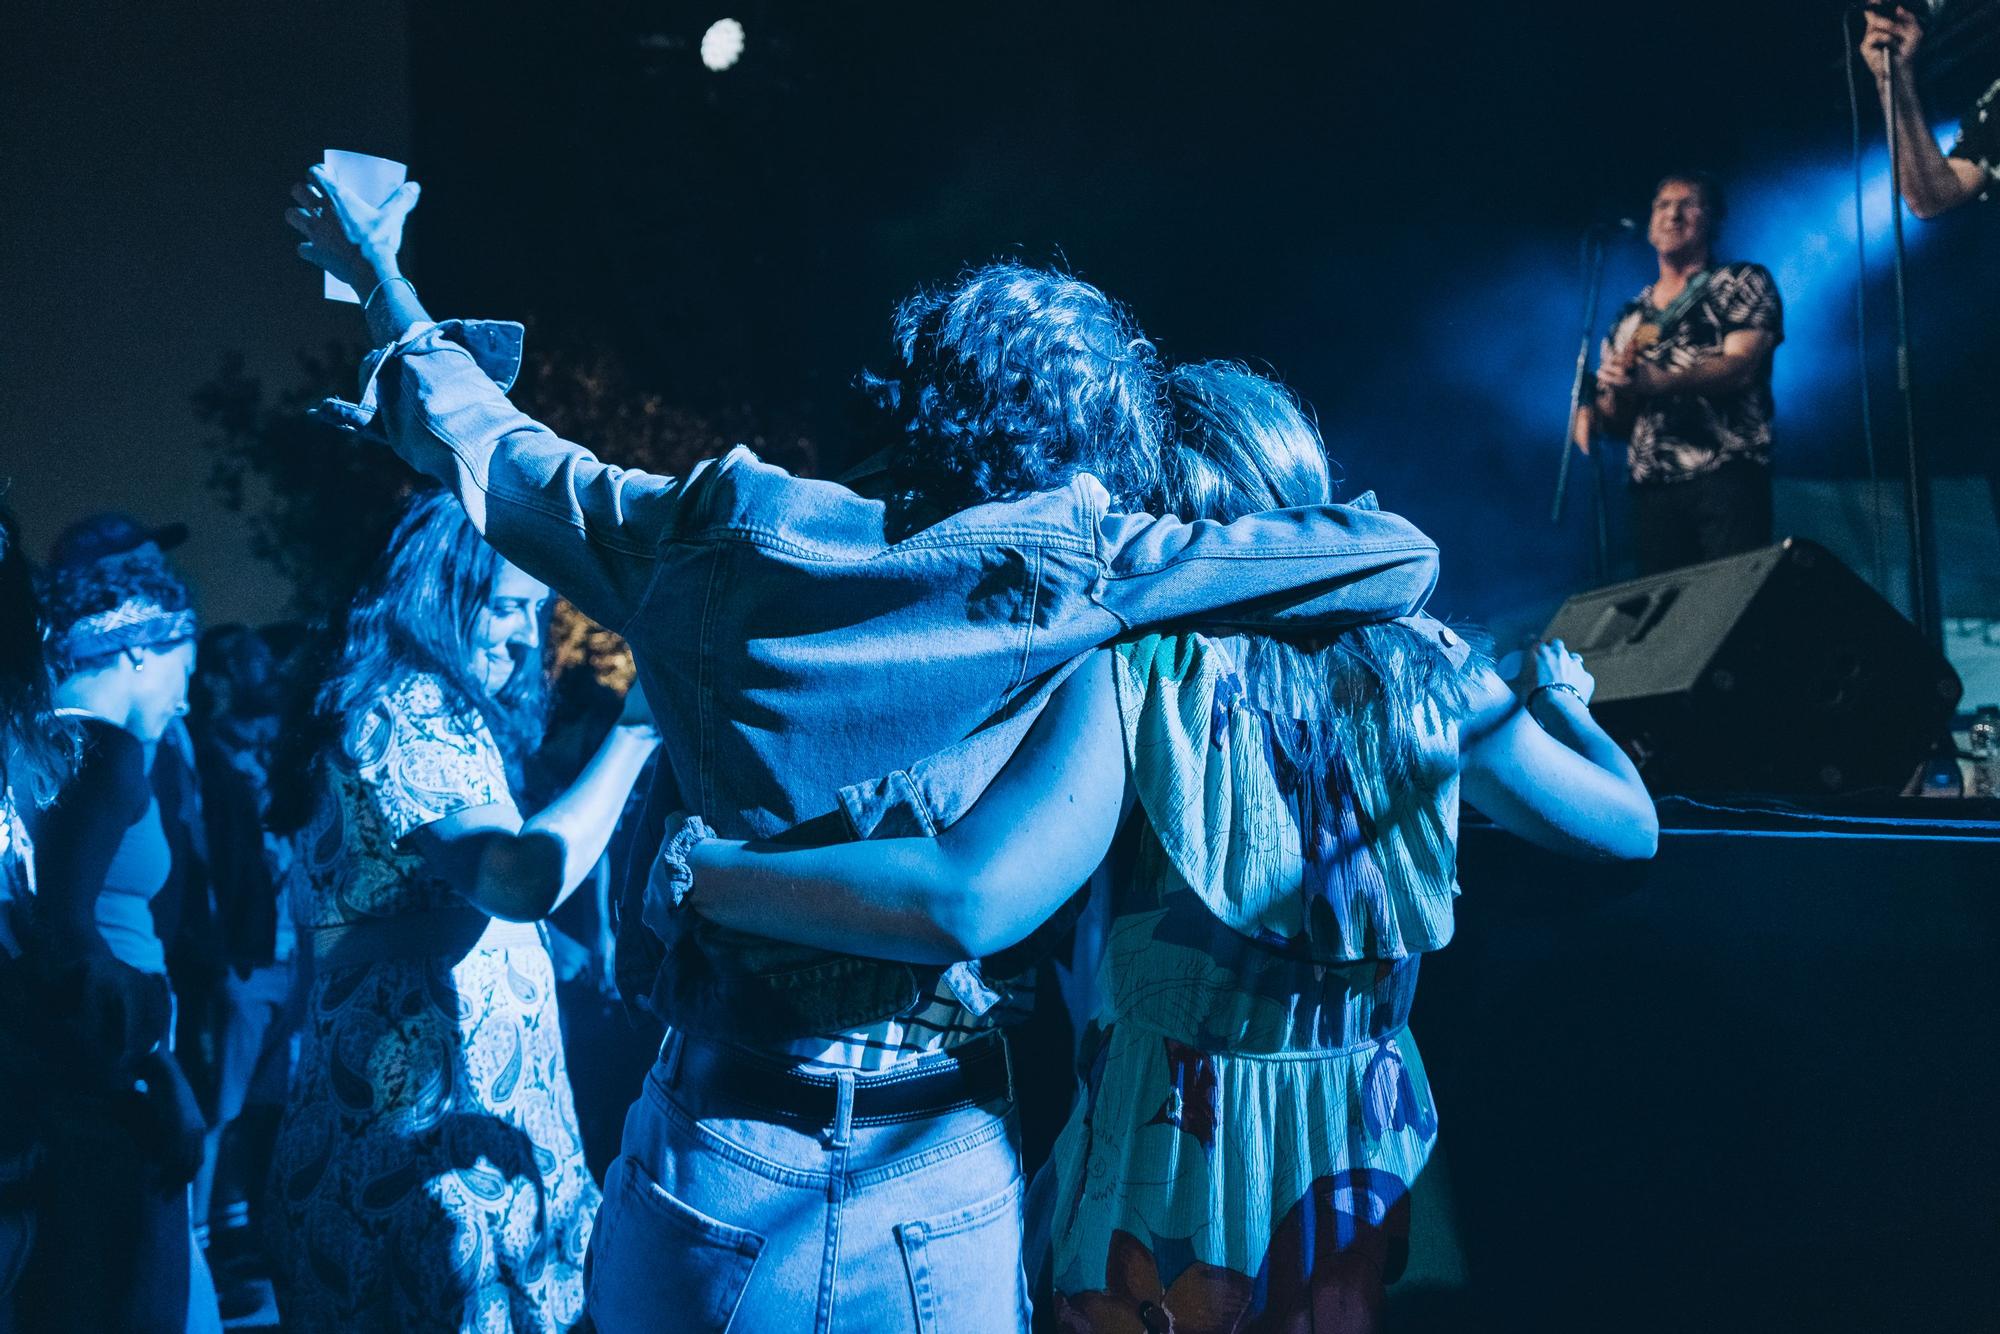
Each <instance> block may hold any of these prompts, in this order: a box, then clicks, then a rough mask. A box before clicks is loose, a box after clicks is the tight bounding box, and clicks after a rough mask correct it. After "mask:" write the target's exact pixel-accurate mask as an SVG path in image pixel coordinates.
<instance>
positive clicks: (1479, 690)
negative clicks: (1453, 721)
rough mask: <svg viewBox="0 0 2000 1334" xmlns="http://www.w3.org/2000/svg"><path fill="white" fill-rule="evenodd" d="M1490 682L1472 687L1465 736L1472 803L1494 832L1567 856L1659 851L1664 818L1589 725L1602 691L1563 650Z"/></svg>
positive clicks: (1465, 775) (1465, 778)
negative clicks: (1513, 679) (1593, 699)
mask: <svg viewBox="0 0 2000 1334" xmlns="http://www.w3.org/2000/svg"><path fill="white" fill-rule="evenodd" d="M1517 684H1518V685H1520V687H1521V688H1522V696H1523V697H1520V698H1517V697H1516V695H1515V692H1514V691H1512V690H1509V689H1508V688H1507V684H1506V683H1505V682H1504V681H1502V680H1501V679H1500V678H1499V677H1498V676H1496V675H1495V674H1493V673H1492V672H1490V671H1488V672H1484V673H1482V674H1481V677H1480V679H1479V681H1478V682H1477V683H1476V684H1475V686H1474V691H1475V697H1474V702H1473V709H1472V712H1471V714H1470V716H1469V717H1468V718H1467V719H1466V721H1465V724H1464V725H1463V727H1461V729H1460V732H1459V737H1460V741H1459V772H1460V779H1461V781H1462V783H1463V791H1464V793H1465V797H1466V800H1468V801H1470V802H1471V803H1472V804H1473V805H1475V806H1477V807H1478V808H1479V809H1480V810H1481V811H1484V812H1485V813H1486V815H1487V816H1488V817H1490V818H1491V819H1492V820H1493V822H1494V823H1495V824H1497V825H1499V826H1500V827H1501V828H1502V829H1505V830H1507V831H1508V832H1509V833H1512V834H1517V835H1519V836H1520V837H1522V838H1525V839H1527V840H1528V841H1529V842H1530V843H1534V844H1536V845H1538V846H1540V847H1544V848H1548V849H1550V850H1551V851H1555V852H1562V853H1567V854H1569V855H1571V856H1579V857H1596V858H1602V859H1606V860H1639V859H1643V858H1646V857H1650V856H1652V855H1653V852H1654V850H1655V849H1656V848H1657V847H1658V845H1659V837H1660V823H1659V817H1658V815H1657V814H1656V813H1655V811H1654V809H1653V799H1652V797H1651V796H1650V795H1649V794H1648V793H1647V791H1646V785H1645V783H1644V782H1643V781H1642V780H1641V779H1640V777H1639V771H1638V770H1637V769H1636V768H1634V767H1633V765H1632V761H1631V760H1630V759H1628V758H1627V757H1626V755H1625V752H1624V751H1622V750H1620V749H1619V747H1618V743H1617V742H1615V741H1613V740H1612V739H1611V738H1610V737H1609V736H1608V735H1606V733H1605V731H1604V729H1603V728H1601V727H1599V726H1598V725H1597V723H1596V721H1595V720H1594V719H1593V718H1591V716H1590V694H1591V691H1592V690H1593V689H1594V688H1595V686H1596V683H1595V682H1594V681H1593V680H1592V679H1591V676H1590V673H1589V672H1587V671H1585V670H1584V668H1583V663H1582V661H1581V659H1579V658H1577V657H1576V655H1574V654H1572V653H1570V652H1569V650H1568V649H1567V648H1566V647H1565V646H1564V645H1563V642H1562V641H1561V640H1559V639H1558V640H1552V641H1550V642H1549V643H1547V644H1539V645H1537V646H1536V647H1535V649H1534V650H1533V651H1532V653H1530V654H1529V655H1527V660H1526V661H1525V662H1524V663H1523V665H1522V674H1521V679H1520V681H1519V682H1518V683H1517Z"/></svg>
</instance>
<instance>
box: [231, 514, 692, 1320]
mask: <svg viewBox="0 0 2000 1334" xmlns="http://www.w3.org/2000/svg"><path fill="white" fill-rule="evenodd" d="M548 595H549V594H548V588H547V586H546V585H544V584H541V583H540V582H538V581H536V580H534V579H532V578H530V577H529V576H528V575H526V574H524V573H523V572H522V571H520V570H519V569H517V568H515V567H514V566H512V565H510V564H508V563H507V562H506V561H504V560H502V559H501V558H500V556H499V555H498V554H496V553H495V552H493V551H492V549H491V548H489V547H487V546H486V545H485V544H484V543H483V542H482V541H481V540H480V539H479V536H478V534H477V533H476V532H475V531H474V530H473V528H472V525H471V524H470V523H469V522H468V521H467V519H466V518H465V516H464V514H463V512H462V511H461V510H460V509H459V507H458V505H457V504H456V502H454V501H453V500H451V498H450V497H448V496H444V495H431V496H426V497H423V498H421V499H419V500H418V501H417V502H416V503H415V504H414V505H413V506H412V507H411V509H410V511H409V513H408V514H407V515H406V517H405V518H404V520H403V521H402V523H401V524H400V525H399V527H398V528H397V530H396V533H395V536H394V537H393V538H392V539H391V542H390V547H389V551H388V554H387V556H386V557H385V558H384V561H383V563H382V565H381V567H380V569H379V572H378V574H377V576H376V578H375V580H374V581H373V583H372V585H371V586H370V588H369V589H367V590H366V591H365V592H364V593H363V594H362V596H361V597H360V598H359V599H358V600H357V601H356V603H355V605H354V607H353V609H352V611H351V612H350V614H349V616H348V620H347V625H346V632H345V638H344V643H343V645H342V648H341V652H340V657H339V660H338V662H337V664H336V665H335V667H334V670H333V673H332V676H331V677H330V679H329V681H328V682H327V684H326V685H325V686H324V687H323V688H322V689H321V691H320V693H319V696H318V700H317V702H316V704H315V708H314V724H315V726H314V729H313V730H311V731H310V732H309V733H308V734H307V735H306V736H305V737H304V738H303V739H302V740H301V741H300V742H299V745H300V747H301V749H302V750H304V751H306V752H307V754H306V755H304V756H298V757H295V759H294V763H293V764H292V766H291V768H292V770H293V772H295V773H298V774H300V775H302V776H304V777H305V779H306V781H305V783H304V784H303V785H302V787H301V788H300V789H299V790H298V791H296V792H294V793H292V794H291V798H290V799H291V801H292V802H293V803H294V805H293V815H292V819H291V821H289V823H294V824H298V825H299V829H298V833H297V836H296V837H297V850H298V854H299V855H298V868H299V870H298V875H297V878H296V879H295V880H294V882H293V887H292V898H293V910H294V912H295V913H296V915H297V917H298V920H299V925H300V927H301V938H302V940H306V941H310V943H311V946H312V950H311V954H312V964H311V968H312V974H311V979H310V986H309V989H308V995H307V1000H306V1011H305V1022H304V1032H303V1040H302V1041H303V1045H302V1050H301V1053H300V1056H301V1059H300V1062H299V1065H298V1068H297V1071H296V1072H295V1074H294V1077H293V1081H292V1087H291V1091H290V1096H289V1097H288V1099H287V1102H286V1110H285V1117H284V1122H283V1125H282V1128H281V1129H280V1132H279V1138H278V1145H277V1150H276V1154H275V1160H274V1163H273V1167H272V1175H271V1185H270V1189H271V1192H272V1196H273V1209H272V1211H271V1212H272V1216H273V1220H274V1221H273V1232H274V1235H273V1236H272V1237H271V1239H270V1240H271V1251H272V1254H273V1255H274V1257H275V1258H276V1260H277V1265H278V1290H279V1307H280V1313H281V1314H282V1316H283V1318H284V1322H285V1327H286V1328H287V1329H290V1330H307V1331H312V1330H328V1331H332V1330H340V1331H355V1330H395V1331H411V1330H438V1331H455V1330H464V1331H482V1332H483V1331H537V1332H539V1331H555V1330H562V1329H567V1328H569V1327H571V1326H572V1325H574V1324H575V1323H576V1322H577V1321H578V1320H579V1319H580V1318H581V1316H582V1314H583V1256H584V1252H585V1249H586V1247H587V1246H588V1244H589V1240H590V1229H591V1223H592V1220H593V1218H594V1216H595V1214H596V1211H597V1205H598V1201H599V1198H600V1197H599V1193H598V1189H597V1186H596V1184H595V1183H594V1182H593V1181H592V1180H591V1177H590V1173H589V1170H588V1169H587V1168H586V1167H585V1165H584V1154H583V1143H582V1139H581V1137H580V1135H579V1134H578V1131H577V1121H576V1110H575V1106H574V1104H573V1102H572V1100H571V1097H570V1086H569V1075H568V1072H567V1069H566V1068H565V1065H564V1061H563V1049H562V1032H561V1026H560V1023H559V1020H558V1016H557V1013H556V998H555V979H554V976H553V971H552V967H551V964H550V960H549V954H548V950H547V947H546V941H545V938H544V937H543V934H542V932H541V929H540V928H539V927H538V926H536V925H534V922H535V921H536V919H538V918H540V917H542V916H544V915H546V914H547V913H548V912H549V911H551V910H553V908H554V907H555V906H556V905H557V904H558V903H560V902H561V901H562V899H563V898H564V897H565V896H566V895H567V894H568V893H569V892H571V891H572V890H574V889H575V888H576V886H577V885H578V883H580V881H581V880H582V878H583V876H584V874H585V872H586V871H587V870H588V869H589V868H590V867H591V866H592V864H593V863H595V862H596V860H597V858H598V857H599V855H601V853H602V852H603V849H604V845H605V842H606V840H607V839H608V838H609V836H610V833H611V830H612V827H613V824H614V823H615V821H616V819H617V815H618V812H619V811H620V809H621V808H622V806H623V804H624V800H625V795H626V793H627V792H628V791H629V790H630V788H631V786H632V782H633V780H634V779H635V778H636V777H637V775H638V772H639V769H640V767H641V765H642V764H643V762H644V760H645V758H646V756H647V755H648V754H649V753H650V752H651V749H652V747H653V745H654V744H656V740H657V738H656V736H655V734H654V732H653V729H652V726H651V722H650V719H649V718H647V717H646V716H645V714H644V712H643V703H644V701H643V698H641V697H639V696H638V695H637V693H636V691H635V693H634V696H633V698H632V699H631V700H629V701H628V707H627V713H626V716H625V717H623V718H621V719H620V722H619V725H618V726H617V727H615V728H613V729H612V733H611V735H610V736H609V737H608V738H607V739H606V740H605V742H604V745H603V746H602V748H600V750H599V751H598V753H597V755H596V757H595V758H594V759H593V761H592V762H591V764H590V765H589V766H588V767H587V768H586V769H585V770H584V773H583V775H582V776H581V777H580V778H578V780H577V781H576V783H575V784H574V785H573V786H572V787H571V788H570V789H569V790H568V791H566V792H565V793H564V794H563V795H561V796H560V797H558V798H557V799H556V800H555V801H554V802H552V803H551V804H550V805H549V806H548V807H546V808H545V809H543V810H542V811H541V812H539V813H538V814H536V815H535V816H534V817H533V818H531V819H529V820H526V821H523V820H522V819H521V816H520V814H519V812H518V810H517V809H516V807H515V804H514V797H513V795H512V792H513V784H512V782H511V781H510V775H511V774H514V773H517V772H518V760H519V758H520V756H521V755H522V753H523V752H524V751H525V750H527V749H529V748H530V747H532V746H533V745H534V744H535V742H536V741H537V739H538V735H539V730H540V717H541V712H540V711H541V703H542V699H543V668H542V661H541V653H540V627H541V624H542V616H543V612H544V609H545V603H546V601H547V598H548ZM308 757H309V758H308ZM281 792H282V789H281ZM283 815H284V811H283V810H282V809H279V810H275V811H274V820H277V821H278V822H281V823H285V821H283Z"/></svg>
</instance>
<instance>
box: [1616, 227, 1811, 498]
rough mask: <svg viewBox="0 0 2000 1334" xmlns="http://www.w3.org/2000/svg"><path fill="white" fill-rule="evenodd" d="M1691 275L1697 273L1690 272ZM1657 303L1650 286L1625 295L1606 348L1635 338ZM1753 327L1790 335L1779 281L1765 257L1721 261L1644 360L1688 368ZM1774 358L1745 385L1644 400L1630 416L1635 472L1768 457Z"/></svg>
mask: <svg viewBox="0 0 2000 1334" xmlns="http://www.w3.org/2000/svg"><path fill="white" fill-rule="evenodd" d="M1691 281H1692V280H1691ZM1654 310H1655V307H1654V304H1653V287H1652V284H1650V283H1649V284H1647V286H1646V288H1645V290H1644V291H1642V292H1640V293H1639V295H1638V296H1636V297H1634V298H1633V299H1632V300H1631V301H1629V302H1627V303H1626V305H1625V308H1624V309H1623V310H1621V311H1619V312H1618V318H1617V319H1616V320H1614V321H1613V322H1612V325H1611V335H1610V337H1608V338H1606V339H1605V340H1604V347H1603V356H1604V357H1606V358H1609V357H1611V356H1612V355H1613V354H1614V351H1616V350H1620V349H1623V348H1625V347H1627V346H1630V344H1631V342H1632V340H1633V338H1634V336H1635V335H1636V333H1637V331H1638V329H1639V326H1640V325H1641V324H1642V323H1644V322H1645V321H1646V318H1647V315H1648V313H1649V312H1652V311H1654ZM1745 329H1755V330H1761V331H1763V332H1766V333H1770V334H1772V335H1774V336H1775V337H1776V338H1777V340H1778V341H1780V342H1782V341H1783V340H1784V337H1785V311H1784V304H1783V302H1782V301H1780V300H1779V298H1778V284H1777V283H1776V282H1775V281H1774V280H1773V279H1772V277H1771V271H1770V270H1769V269H1767V268H1765V267H1764V266H1763V265H1761V264H1724V265H1721V266H1720V267H1718V268H1714V269H1710V270H1708V281H1707V284H1706V286H1704V287H1703V288H1702V290H1701V293H1700V295H1699V296H1697V297H1696V298H1695V300H1694V301H1693V302H1692V304H1691V305H1690V306H1689V307H1688V309H1687V311H1686V313H1685V314H1683V315H1682V316H1681V317H1680V318H1679V319H1678V320H1676V321H1675V322H1674V324H1673V327H1672V328H1669V329H1665V330H1662V331H1661V332H1660V336H1659V341H1657V342H1655V343H1653V344H1652V345H1651V346H1650V347H1646V348H1645V349H1644V350H1643V351H1642V352H1641V353H1640V357H1641V359H1642V360H1645V361H1648V362H1650V363H1652V364H1653V365H1655V366H1658V367H1660V368H1661V369H1663V370H1676V371H1677V370H1685V369H1686V368H1687V367H1689V366H1691V365H1693V364H1694V363H1696V362H1697V361H1700V360H1702V359H1704V358H1706V357H1712V356H1715V355H1717V354H1718V353H1720V352H1721V351H1722V342H1723V339H1725V338H1727V337H1728V336H1729V335H1730V334H1732V333H1736V332H1738V331H1740V330H1745ZM1774 412H1775V410H1774V407H1773V404H1772V401H1771V363H1770V359H1769V358H1766V359H1765V362H1764V365H1763V367H1762V368H1761V369H1760V370H1759V371H1758V372H1757V375H1756V377H1755V378H1754V379H1752V380H1751V381H1750V382H1749V383H1748V384H1745V385H1743V386H1741V387H1740V388H1736V389H1730V390H1724V391H1721V392H1717V393H1708V394H1693V393H1683V394H1662V395H1659V396H1658V397H1655V398H1650V399H1646V400H1644V401H1643V402H1642V403H1640V405H1639V411H1638V415H1637V417H1636V418H1634V420H1633V423H1632V444H1631V449H1630V451H1629V453H1628V454H1627V463H1628V465H1629V467H1630V470H1631V474H1632V480H1633V481H1634V482H1639V483H1643V484H1651V483H1655V482H1684V481H1688V480H1690V479H1692V478H1695V477H1700V476H1703V475H1705V474H1707V473H1711V472H1714V471H1715V470H1716V469H1717V468H1720V467H1721V466H1722V465H1723V464H1725V463H1729V462H1733V461H1736V460H1745V461H1748V462H1751V463H1757V464H1762V465H1765V466H1769V464H1770V462H1771V419H1772V417H1773V416H1774Z"/></svg>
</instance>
